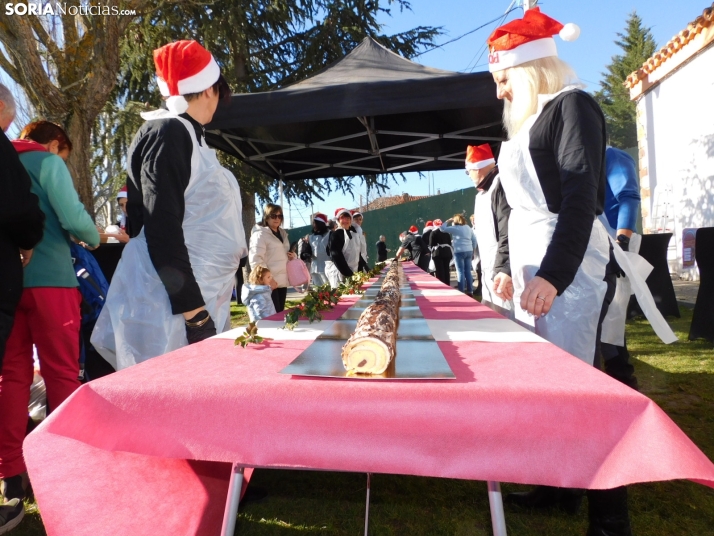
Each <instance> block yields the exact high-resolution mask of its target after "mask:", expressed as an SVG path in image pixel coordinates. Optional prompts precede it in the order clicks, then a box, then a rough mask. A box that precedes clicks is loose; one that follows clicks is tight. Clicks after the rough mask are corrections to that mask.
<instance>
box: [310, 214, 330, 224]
mask: <svg viewBox="0 0 714 536" xmlns="http://www.w3.org/2000/svg"><path fill="white" fill-rule="evenodd" d="M312 219H313V220H315V221H321V222H322V223H324V224H325V225H327V216H326V215H325V214H323V213H322V212H318V213H317V214H315V216H314V217H313V218H312Z"/></svg>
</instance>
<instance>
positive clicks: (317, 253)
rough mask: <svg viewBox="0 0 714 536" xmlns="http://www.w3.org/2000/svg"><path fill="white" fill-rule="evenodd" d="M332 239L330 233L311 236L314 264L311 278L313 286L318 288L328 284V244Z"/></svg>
mask: <svg viewBox="0 0 714 536" xmlns="http://www.w3.org/2000/svg"><path fill="white" fill-rule="evenodd" d="M329 239H330V233H329V231H328V232H326V233H325V234H324V235H322V236H321V235H317V234H311V235H310V239H309V240H310V247H311V248H312V259H313V260H312V264H311V265H310V276H311V277H312V282H313V284H315V285H317V286H321V285H324V284H325V283H327V282H328V281H327V276H326V275H325V263H326V262H327V261H328V260H329V259H330V258H329V257H328V256H327V242H328V240H329Z"/></svg>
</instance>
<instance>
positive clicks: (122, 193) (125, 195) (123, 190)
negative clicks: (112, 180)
mask: <svg viewBox="0 0 714 536" xmlns="http://www.w3.org/2000/svg"><path fill="white" fill-rule="evenodd" d="M122 197H127V190H126V185H124V186H122V188H121V190H119V193H118V194H117V199H121V198H122Z"/></svg>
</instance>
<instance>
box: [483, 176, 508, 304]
mask: <svg viewBox="0 0 714 536" xmlns="http://www.w3.org/2000/svg"><path fill="white" fill-rule="evenodd" d="M500 182H501V179H500V177H499V176H498V175H497V176H496V178H495V179H494V180H493V182H492V183H491V187H490V188H489V189H488V191H486V192H484V191H483V190H477V193H476V201H475V202H474V233H476V242H477V243H478V251H479V256H480V257H481V279H482V282H481V283H482V284H481V289H482V290H481V293H482V294H481V295H482V301H483V302H484V303H492V304H494V305H497V306H498V307H501V308H503V309H508V310H511V309H513V302H512V301H511V300H504V299H503V298H501V297H499V296H497V295H496V293H495V292H494V290H493V276H494V275H495V274H494V273H493V266H494V264H496V254H497V253H498V241H497V240H496V225H495V223H494V221H493V209H492V208H491V201H492V199H493V192H494V191H495V190H496V188H498V185H499V184H500Z"/></svg>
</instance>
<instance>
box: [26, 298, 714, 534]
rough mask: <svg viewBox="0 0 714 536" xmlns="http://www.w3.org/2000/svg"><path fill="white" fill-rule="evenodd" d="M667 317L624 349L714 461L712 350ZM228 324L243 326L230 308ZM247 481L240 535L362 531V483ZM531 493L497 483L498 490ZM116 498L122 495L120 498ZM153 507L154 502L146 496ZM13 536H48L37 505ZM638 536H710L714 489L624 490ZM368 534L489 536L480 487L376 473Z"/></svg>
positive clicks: (546, 529)
mask: <svg viewBox="0 0 714 536" xmlns="http://www.w3.org/2000/svg"><path fill="white" fill-rule="evenodd" d="M681 311H682V318H681V319H669V320H670V324H671V325H672V327H673V328H674V330H675V331H676V332H677V335H678V336H679V337H680V339H681V341H680V342H679V343H676V344H674V345H671V346H665V345H663V344H660V343H659V342H658V339H657V338H656V337H655V336H654V334H653V333H652V331H651V329H649V326H648V324H647V322H646V321H644V320H634V321H630V323H629V325H628V329H627V336H628V345H629V347H630V350H631V352H632V355H633V356H634V357H635V358H636V359H635V360H634V364H635V368H636V374H637V377H638V379H639V381H640V385H641V387H642V391H643V393H645V394H646V395H648V396H650V397H651V398H652V399H653V400H655V401H656V402H657V403H658V404H659V405H660V406H661V407H662V408H663V409H664V410H665V411H666V412H667V413H668V414H669V415H670V417H671V418H672V419H673V420H674V421H675V422H676V423H677V424H678V425H679V426H680V427H681V428H682V429H683V430H684V431H685V432H686V433H687V434H688V435H689V437H691V438H692V439H693V440H694V442H695V443H696V444H697V445H698V446H699V447H700V448H701V449H702V450H703V451H704V453H705V454H706V455H707V456H708V457H709V458H710V459H714V352H713V351H712V345H711V344H709V343H708V342H706V341H694V342H693V341H688V340H687V335H688V330H689V324H690V322H691V318H692V312H691V310H690V309H685V308H682V309H681ZM232 318H233V322H234V325H238V324H239V323H244V322H246V321H247V317H246V316H245V308H244V307H242V306H237V307H236V306H233V308H232ZM253 482H254V483H255V484H256V485H259V486H262V487H264V488H266V489H267V490H268V491H269V493H270V495H269V497H268V499H266V500H265V501H263V502H262V503H258V504H248V505H246V506H245V507H242V508H241V513H240V515H239V525H238V531H239V534H242V535H243V534H245V535H278V536H279V535H285V536H288V535H295V536H298V535H308V534H329V535H345V536H346V535H351V536H352V535H355V536H356V535H359V534H362V533H363V523H364V501H365V487H366V477H365V475H362V474H353V473H322V472H312V471H278V470H259V471H256V473H255V475H254V477H253ZM517 489H528V488H527V487H523V486H515V485H508V484H504V485H503V490H504V492H508V491H513V490H517ZM118 500H121V498H118ZM152 500H157V499H155V498H154V499H152ZM583 506H584V507H583V508H582V509H581V511H580V513H579V514H578V515H576V516H568V515H566V514H563V513H560V512H558V511H554V512H548V513H538V512H528V511H519V510H515V509H512V508H509V507H506V521H507V525H508V533H509V535H510V536H543V535H558V536H560V535H562V536H569V535H573V536H575V535H578V536H582V535H583V534H584V533H585V530H586V528H587V514H586V511H587V509H586V508H585V505H583ZM27 511H28V514H29V515H28V516H27V519H26V521H24V522H23V523H22V524H21V525H20V527H18V528H17V529H16V530H15V531H13V532H12V534H13V536H14V535H15V534H17V536H37V535H43V534H45V532H44V530H43V529H42V524H41V521H40V520H39V514H38V513H37V511H36V508H35V506H34V505H29V504H28V505H27ZM630 513H631V516H632V525H633V531H634V534H635V535H636V536H675V535H688V536H712V535H714V490H713V489H711V488H707V487H704V486H701V485H698V484H694V483H692V482H688V481H677V482H665V483H657V484H640V485H635V486H631V487H630ZM370 534H372V535H375V536H381V535H384V536H391V535H394V536H402V535H409V536H420V535H424V536H427V535H428V536H436V535H449V536H486V535H490V534H491V524H490V514H489V508H488V497H487V493H486V484H485V483H484V482H469V481H460V480H446V479H437V478H419V477H407V476H395V475H375V476H374V477H373V479H372V500H371V517H370Z"/></svg>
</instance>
